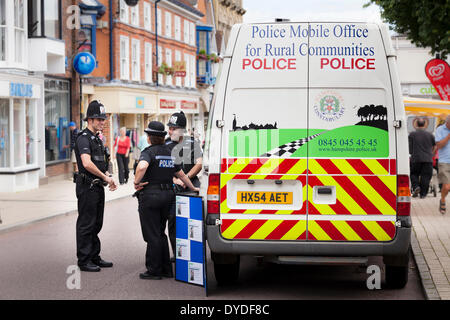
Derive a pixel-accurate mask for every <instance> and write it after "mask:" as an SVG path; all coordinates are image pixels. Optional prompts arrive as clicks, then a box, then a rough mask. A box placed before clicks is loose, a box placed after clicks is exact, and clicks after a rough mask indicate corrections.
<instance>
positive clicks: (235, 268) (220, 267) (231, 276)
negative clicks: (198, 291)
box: [214, 256, 240, 286]
mask: <svg viewBox="0 0 450 320" xmlns="http://www.w3.org/2000/svg"><path fill="white" fill-rule="evenodd" d="M239 266H240V257H239V256H238V257H237V259H236V261H235V262H233V263H227V264H224V263H217V262H214V275H215V277H216V281H217V283H218V284H219V285H221V286H222V285H227V284H232V283H234V282H236V281H237V280H238V278H239Z"/></svg>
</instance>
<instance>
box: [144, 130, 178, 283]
mask: <svg viewBox="0 0 450 320" xmlns="http://www.w3.org/2000/svg"><path fill="white" fill-rule="evenodd" d="M161 125H162V124H161ZM162 128H164V125H162ZM174 160H175V159H174V158H173V157H172V156H171V152H170V149H169V148H168V147H167V146H166V145H152V146H149V147H147V148H146V149H144V150H143V151H142V153H141V157H140V159H139V161H146V162H148V163H149V166H148V168H147V171H146V172H145V175H144V177H143V178H142V180H141V182H148V185H146V186H145V187H144V189H143V190H142V191H140V192H139V195H138V200H139V217H140V220H141V228H142V234H143V236H144V240H145V241H146V242H147V251H146V254H145V265H146V267H147V271H148V273H150V274H151V275H154V276H161V275H164V276H172V265H171V264H170V256H169V246H168V242H167V236H166V234H165V228H166V223H167V218H168V215H169V208H170V205H171V203H172V202H174V201H175V193H174V191H173V182H172V177H173V175H174V174H175V172H178V171H180V170H181V166H179V165H176V164H175V161H174Z"/></svg>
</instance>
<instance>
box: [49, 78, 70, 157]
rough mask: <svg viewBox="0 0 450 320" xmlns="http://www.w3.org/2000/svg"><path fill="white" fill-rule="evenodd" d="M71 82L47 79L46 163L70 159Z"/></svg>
mask: <svg viewBox="0 0 450 320" xmlns="http://www.w3.org/2000/svg"><path fill="white" fill-rule="evenodd" d="M69 88H70V82H69V81H64V80H57V79H45V161H46V162H47V163H48V162H52V161H58V160H66V159H69V158H70V149H69V148H64V146H66V145H68V144H69V143H70V129H69V127H68V122H69V121H70V103H69V96H70V93H69Z"/></svg>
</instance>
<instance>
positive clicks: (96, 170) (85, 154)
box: [74, 101, 117, 272]
mask: <svg viewBox="0 0 450 320" xmlns="http://www.w3.org/2000/svg"><path fill="white" fill-rule="evenodd" d="M105 120H106V113H105V107H104V106H103V105H102V104H101V103H99V102H98V101H92V102H91V103H90V104H89V106H88V109H87V113H86V118H85V119H84V121H87V123H88V124H87V128H86V129H84V130H83V131H81V132H80V134H79V135H78V137H77V140H76V143H75V157H76V159H77V165H78V173H77V174H76V175H75V176H74V180H75V183H76V195H77V199H78V219H77V226H76V228H77V230H76V231H77V232H76V234H77V257H78V266H79V267H80V270H82V271H88V272H96V271H100V268H109V267H112V266H113V264H112V263H111V262H107V261H104V260H103V259H102V258H101V257H100V239H99V237H98V234H99V232H100V230H101V229H102V226H103V211H104V207H105V190H104V186H105V185H109V189H110V190H111V191H114V190H116V188H117V186H116V184H115V182H114V180H113V179H112V176H111V175H110V174H109V173H108V171H107V169H108V159H107V154H106V152H105V147H104V146H103V142H102V140H101V139H100V138H99V137H98V132H100V131H102V130H103V126H104V123H105Z"/></svg>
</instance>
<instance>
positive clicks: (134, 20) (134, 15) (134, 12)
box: [130, 3, 139, 27]
mask: <svg viewBox="0 0 450 320" xmlns="http://www.w3.org/2000/svg"><path fill="white" fill-rule="evenodd" d="M130 11H131V24H132V25H134V26H136V27H139V3H138V4H137V5H135V6H134V7H131V9H130Z"/></svg>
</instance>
